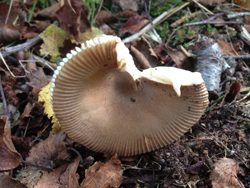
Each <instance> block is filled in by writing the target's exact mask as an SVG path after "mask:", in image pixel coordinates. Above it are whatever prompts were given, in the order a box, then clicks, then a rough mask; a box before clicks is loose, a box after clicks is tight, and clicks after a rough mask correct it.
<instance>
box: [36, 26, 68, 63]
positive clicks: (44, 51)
mask: <svg viewBox="0 0 250 188" xmlns="http://www.w3.org/2000/svg"><path fill="white" fill-rule="evenodd" d="M39 36H40V37H41V38H42V39H43V42H44V43H43V44H42V46H41V50H40V52H41V55H48V54H49V55H51V59H50V61H52V62H56V60H57V57H58V56H59V55H60V53H59V47H62V46H63V42H64V40H66V39H67V38H68V37H67V35H66V33H65V31H64V30H62V29H60V28H59V27H57V26H55V25H53V24H51V25H50V26H49V27H48V28H47V29H46V30H45V31H44V32H42V33H41V34H40V35H39Z"/></svg>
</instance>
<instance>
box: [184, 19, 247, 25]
mask: <svg viewBox="0 0 250 188" xmlns="http://www.w3.org/2000/svg"><path fill="white" fill-rule="evenodd" d="M204 24H225V25H228V24H235V25H244V23H243V22H237V21H224V22H212V21H207V20H204V21H201V22H195V23H187V24H185V26H193V25H204Z"/></svg>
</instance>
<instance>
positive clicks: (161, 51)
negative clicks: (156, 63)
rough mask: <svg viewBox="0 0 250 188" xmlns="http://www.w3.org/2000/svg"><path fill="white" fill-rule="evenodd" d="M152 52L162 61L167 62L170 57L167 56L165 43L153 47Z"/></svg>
mask: <svg viewBox="0 0 250 188" xmlns="http://www.w3.org/2000/svg"><path fill="white" fill-rule="evenodd" d="M154 52H155V54H156V55H157V57H158V58H160V59H161V60H162V61H163V62H164V63H166V62H168V61H169V60H170V59H171V58H170V57H169V55H168V53H167V50H166V48H165V44H164V43H161V44H159V45H157V46H156V47H155V48H154Z"/></svg>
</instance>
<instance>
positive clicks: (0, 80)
mask: <svg viewBox="0 0 250 188" xmlns="http://www.w3.org/2000/svg"><path fill="white" fill-rule="evenodd" d="M0 93H1V96H2V101H3V107H4V113H5V115H6V116H7V118H8V120H7V123H8V126H9V128H10V131H11V124H10V113H9V110H8V106H7V102H6V99H5V96H4V92H3V86H2V79H1V75H0Z"/></svg>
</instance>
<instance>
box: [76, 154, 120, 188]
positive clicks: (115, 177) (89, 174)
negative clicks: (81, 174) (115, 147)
mask: <svg viewBox="0 0 250 188" xmlns="http://www.w3.org/2000/svg"><path fill="white" fill-rule="evenodd" d="M122 173H123V170H122V166H121V162H120V161H119V160H118V158H117V155H116V154H115V155H114V156H113V157H112V158H111V159H110V160H109V161H108V162H107V163H106V164H103V163H101V162H95V164H94V165H92V166H91V167H90V168H89V169H87V170H86V171H85V179H84V180H83V182H82V183H81V187H82V188H95V187H98V188H111V187H119V186H120V185H121V183H122V179H123V177H122Z"/></svg>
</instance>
